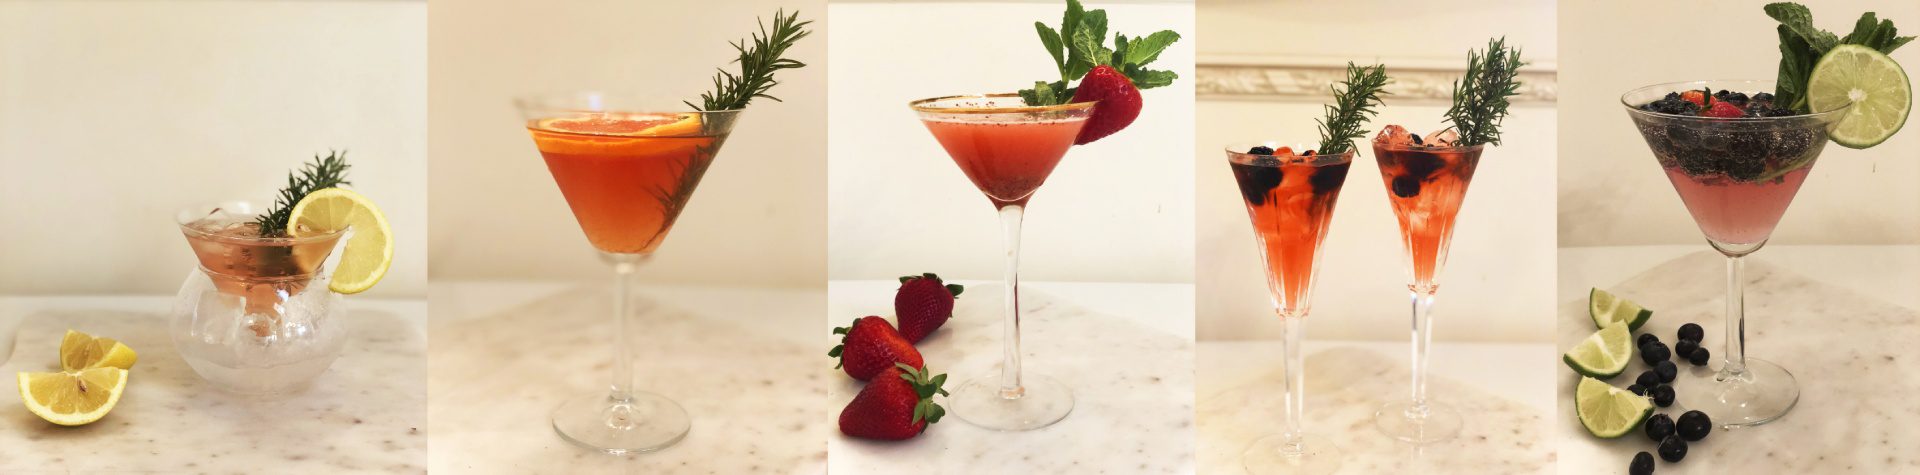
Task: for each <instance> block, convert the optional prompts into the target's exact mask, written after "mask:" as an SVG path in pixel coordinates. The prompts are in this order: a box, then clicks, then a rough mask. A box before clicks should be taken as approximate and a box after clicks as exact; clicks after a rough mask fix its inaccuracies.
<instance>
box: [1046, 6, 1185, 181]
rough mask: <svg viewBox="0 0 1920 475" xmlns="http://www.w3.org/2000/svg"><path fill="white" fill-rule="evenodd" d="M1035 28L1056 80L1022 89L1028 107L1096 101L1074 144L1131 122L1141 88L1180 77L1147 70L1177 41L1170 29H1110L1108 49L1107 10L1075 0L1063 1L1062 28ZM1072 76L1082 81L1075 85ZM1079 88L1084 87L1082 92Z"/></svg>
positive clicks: (1175, 34)
mask: <svg viewBox="0 0 1920 475" xmlns="http://www.w3.org/2000/svg"><path fill="white" fill-rule="evenodd" d="M1033 28H1034V30H1035V31H1036V32H1037V33H1038V34H1039V35H1040V45H1041V46H1042V47H1045V48H1046V49H1047V54H1048V55H1049V56H1051V57H1052V58H1053V65H1054V68H1055V69H1056V70H1058V71H1059V72H1060V79H1059V80H1057V81H1052V82H1048V81H1036V82H1034V83H1033V88H1032V89H1021V90H1020V99H1021V100H1022V101H1023V102H1025V103H1026V105H1028V106H1051V105H1059V104H1066V103H1068V102H1069V101H1071V102H1087V101H1099V105H1097V106H1095V107H1094V109H1093V116H1092V117H1091V118H1089V119H1088V120H1087V125H1086V127H1084V128H1082V129H1081V132H1080V137H1078V138H1076V139H1075V140H1074V144H1075V145H1084V144H1086V143H1089V142H1092V141H1094V140H1099V139H1100V138H1102V137H1106V136H1108V135H1112V134H1113V133H1114V132H1118V131H1119V130H1120V129H1122V128H1125V127H1126V126H1127V125H1128V124H1131V123H1133V119H1134V118H1136V117H1138V116H1139V115H1140V108H1141V103H1140V90H1141V89H1153V88H1156V87H1161V86H1166V85H1169V84H1173V81H1174V79H1178V78H1179V75H1178V74H1175V73H1174V72H1173V71H1164V70H1154V69H1147V65H1149V64H1152V63H1153V61H1154V60H1156V59H1159V58H1160V53H1161V52H1162V51H1165V50H1166V49H1167V46H1169V45H1172V44H1173V43H1174V42H1176V41H1180V34H1179V33H1175V32H1173V30H1161V31H1158V32H1155V33H1153V34H1150V35H1147V36H1144V37H1133V38H1128V37H1127V35H1124V34H1120V33H1114V35H1113V48H1111V49H1109V48H1107V46H1106V42H1107V12H1106V10H1087V9H1085V7H1082V6H1081V5H1080V1H1079V0H1067V11H1066V14H1064V15H1062V16H1061V20H1060V29H1058V30H1055V29H1053V28H1052V27H1049V26H1047V24H1046V23H1043V22H1037V21H1036V22H1033ZM1102 66H1105V67H1106V69H1105V70H1102V69H1101V67H1102ZM1074 81H1080V84H1079V85H1078V87H1075V85H1074ZM1082 89H1086V90H1087V91H1086V92H1085V93H1084V94H1083V93H1082V92H1081V90H1082ZM1103 116H1107V117H1103Z"/></svg>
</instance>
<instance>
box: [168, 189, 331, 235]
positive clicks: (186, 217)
mask: <svg viewBox="0 0 1920 475" xmlns="http://www.w3.org/2000/svg"><path fill="white" fill-rule="evenodd" d="M256 204H257V202H253V201H244V200H240V201H221V202H215V203H206V204H202V205H197V206H189V207H186V208H181V209H180V211H179V212H178V213H176V214H174V225H175V226H179V227H180V232H182V233H185V234H186V235H187V237H188V238H198V239H206V240H209V241H222V242H239V243H267V244H274V245H279V244H289V245H291V244H307V243H315V242H322V241H327V240H330V239H338V238H340V236H342V235H344V234H346V233H347V230H345V229H342V230H337V231H330V232H325V233H320V234H314V235H309V236H301V237H292V236H281V237H239V236H223V235H219V234H214V233H210V232H206V231H202V230H199V229H194V227H193V223H195V222H198V221H199V220H201V219H203V218H205V217H207V216H211V215H213V214H214V213H215V212H219V211H221V210H224V209H229V208H255V207H256V206H255V205H256ZM241 214H246V212H241Z"/></svg>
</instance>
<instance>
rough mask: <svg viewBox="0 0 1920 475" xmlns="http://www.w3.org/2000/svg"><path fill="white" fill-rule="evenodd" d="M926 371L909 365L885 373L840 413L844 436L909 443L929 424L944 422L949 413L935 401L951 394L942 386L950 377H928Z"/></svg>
mask: <svg viewBox="0 0 1920 475" xmlns="http://www.w3.org/2000/svg"><path fill="white" fill-rule="evenodd" d="M928 373H929V372H928V371H925V370H924V369H914V367H912V366H908V365H905V364H895V365H894V367H891V368H887V369H886V370H885V371H881V372H880V375H879V377H877V378H874V380H873V382H872V383H869V384H867V387H865V388H861V389H860V394H857V395H855V396H853V402H849V403H847V408H846V409H842V410H840V433H842V434H846V435H848V436H852V437H859V438H863V439H881V440H907V439H911V438H914V436H918V435H920V433H921V432H926V430H927V424H932V423H935V422H940V416H943V415H946V413H947V410H946V409H944V408H941V407H940V405H939V404H935V403H934V402H933V395H934V394H939V395H942V396H945V395H947V391H946V390H945V389H941V388H940V385H942V384H945V383H946V382H947V375H944V374H942V375H939V376H933V377H928V376H927V374H928Z"/></svg>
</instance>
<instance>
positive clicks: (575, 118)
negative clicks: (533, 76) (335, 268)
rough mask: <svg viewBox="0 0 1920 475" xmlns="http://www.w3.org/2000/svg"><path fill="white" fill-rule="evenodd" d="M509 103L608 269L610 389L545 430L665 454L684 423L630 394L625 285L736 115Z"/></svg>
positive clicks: (593, 103) (667, 409) (578, 102)
mask: <svg viewBox="0 0 1920 475" xmlns="http://www.w3.org/2000/svg"><path fill="white" fill-rule="evenodd" d="M514 102H515V104H516V105H517V106H518V107H519V109H520V114H521V116H522V117H523V118H524V119H526V121H527V122H526V127H527V131H528V132H530V133H531V134H533V142H534V145H535V146H537V147H538V148H539V149H540V155H542V156H543V157H545V159H546V162H547V170H548V171H549V172H552V174H553V181H554V183H555V184H557V185H559V186H560V194H561V195H564V196H565V197H566V200H567V206H568V207H570V208H572V209H573V216H574V218H575V219H577V220H578V221H579V222H580V229H581V230H582V231H584V232H585V233H586V235H587V241H588V242H590V243H592V244H593V247H594V248H595V249H597V250H599V251H600V256H601V260H603V261H605V262H607V263H608V264H610V265H612V266H613V272H614V305H613V311H614V315H613V320H614V333H613V340H614V341H613V357H614V359H613V383H612V386H611V390H610V391H609V392H607V393H602V394H595V395H591V396H586V397H581V398H577V399H572V400H568V401H566V402H564V403H562V404H561V405H560V406H559V407H556V408H554V410H553V429H554V431H556V432H558V433H560V437H561V438H564V439H566V440H567V441H568V442H572V443H574V444H576V445H580V446H583V447H587V448H592V449H596V450H600V451H603V452H607V453H610V454H627V453H644V452H652V451H656V450H660V449H664V448H667V447H668V446H671V445H673V444H674V443H676V442H679V441H680V439H681V438H683V437H686V435H687V430H688V429H689V428H690V427H691V421H690V420H689V419H688V417H687V412H686V410H684V409H681V408H680V405H679V404H678V403H675V402H674V401H673V400H672V399H668V398H666V397H665V396H661V395H659V394H654V393H650V392H646V391H639V390H635V389H634V388H633V382H634V381H633V356H632V352H631V346H630V345H631V343H630V342H629V341H628V338H629V336H630V335H631V334H632V332H631V331H629V329H628V325H627V320H628V318H629V317H630V315H629V314H630V313H632V312H633V305H632V302H631V301H630V299H631V295H629V292H630V289H629V287H631V285H632V283H633V278H634V272H635V271H636V269H637V268H638V267H639V265H640V264H641V263H642V262H644V261H645V260H646V259H647V257H648V256H651V255H652V254H653V252H654V250H655V249H657V248H659V246H660V243H661V241H663V240H665V239H666V237H667V232H668V231H669V230H671V229H673V222H674V220H675V219H676V218H678V217H679V216H680V211H681V210H682V209H684V208H685V207H686V205H687V200H688V199H689V198H691V197H692V196H693V190H694V187H696V186H698V185H699V184H700V177H701V175H703V174H705V173H706V171H707V167H708V166H709V165H711V164H712V163H713V157H714V155H715V154H716V153H718V152H719V151H720V145H721V144H722V143H725V142H726V140H727V134H728V133H729V132H731V131H732V130H733V124H734V120H735V119H736V118H737V117H738V116H739V115H740V111H739V110H728V111H713V112H641V111H650V110H672V109H673V108H660V109H650V108H644V107H641V106H638V105H636V104H635V103H634V102H635V101H633V100H632V99H631V98H627V97H622V96H613V95H608V94H604V93H597V92H585V93H574V94H561V95H549V96H529V97H522V98H520V99H517V100H515V101H514Z"/></svg>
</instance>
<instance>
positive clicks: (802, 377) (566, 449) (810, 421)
mask: <svg viewBox="0 0 1920 475" xmlns="http://www.w3.org/2000/svg"><path fill="white" fill-rule="evenodd" d="M610 281H611V279H609V282H608V283H597V282H590V283H525V282H447V281H436V282H434V285H433V289H432V291H431V295H430V299H429V301H430V303H431V305H432V306H433V319H432V322H431V324H430V328H431V331H432V334H433V340H432V342H431V344H430V345H429V347H430V348H429V350H428V355H429V357H430V359H431V361H430V363H429V365H430V366H431V371H430V374H431V375H430V376H429V377H428V381H427V389H428V391H429V393H431V395H432V397H431V400H430V404H429V407H430V408H429V409H428V412H429V414H428V417H429V418H430V420H431V421H432V422H431V423H430V424H431V430H430V434H431V436H430V437H431V440H432V444H433V451H432V454H431V455H430V458H431V460H430V462H429V465H430V467H431V468H432V470H433V471H434V472H444V473H515V474H519V473H648V474H680V473H701V474H705V473H729V474H731V473H741V474H746V473H823V472H825V471H826V463H827V461H826V458H827V451H826V445H825V444H824V443H823V441H824V440H825V439H826V436H827V433H828V431H830V430H831V429H830V428H829V427H830V424H829V423H828V422H827V416H826V413H825V410H824V409H823V407H824V400H823V399H822V397H823V396H824V394H825V389H824V388H825V386H826V383H825V381H826V380H827V379H826V378H827V377H829V376H830V375H831V371H832V369H833V364H832V363H831V362H830V361H829V359H828V358H827V356H826V352H827V348H828V347H826V346H820V344H821V343H820V342H821V341H822V339H821V338H820V337H819V335H826V334H827V328H826V327H825V320H824V319H822V318H821V313H820V310H821V309H823V308H825V303H824V300H825V297H826V296H825V293H824V292H822V291H821V290H819V289H817V288H815V289H778V288H730V287H697V286H659V285H640V286H636V287H635V289H634V290H635V293H636V295H637V301H638V303H639V305H640V306H641V308H642V310H641V311H640V313H638V314H636V317H635V319H634V321H633V326H634V335H633V339H632V341H633V344H634V356H635V358H636V359H635V363H634V372H635V376H636V383H637V387H638V388H639V389H642V390H647V391H653V392H657V393H660V394H663V395H666V396H668V397H670V398H673V399H674V400H676V401H678V402H679V403H680V404H681V405H682V406H683V407H685V408H686V409H687V413H688V414H689V415H690V416H691V417H692V420H693V429H692V431H691V432H690V433H689V434H688V435H687V438H686V439H685V440H682V441H680V443H679V444H676V445H674V446H673V447H669V448H667V449H666V450H662V451H660V452H656V453H651V454H641V455H629V456H612V455H606V454H603V453H600V452H596V451H591V450H587V449H583V448H579V447H576V446H574V445H572V444H569V443H567V442H566V441H563V440H561V439H560V437H559V436H558V435H556V434H554V432H553V428H552V426H551V425H550V422H549V419H548V413H549V411H551V410H552V409H553V408H554V406H556V405H558V404H559V403H560V402H561V401H562V400H564V399H569V398H573V397H576V396H583V395H587V394H590V393H592V392H594V391H604V390H605V389H604V388H606V387H607V378H609V377H611V375H610V374H609V371H610V370H609V368H610V364H611V363H610V360H611V359H612V358H613V346H612V345H613V343H612V339H611V337H610V333H611V332H612V331H613V322H612V315H611V314H612V312H613V310H612V307H613V296H612V285H611V282H610Z"/></svg>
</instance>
